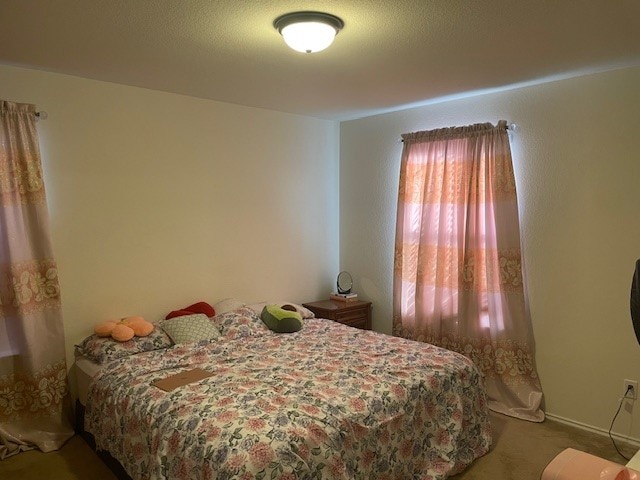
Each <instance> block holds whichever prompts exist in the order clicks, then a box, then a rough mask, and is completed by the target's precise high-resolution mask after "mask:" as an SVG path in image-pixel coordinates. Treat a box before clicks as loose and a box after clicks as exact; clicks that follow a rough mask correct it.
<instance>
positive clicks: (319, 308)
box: [303, 300, 371, 330]
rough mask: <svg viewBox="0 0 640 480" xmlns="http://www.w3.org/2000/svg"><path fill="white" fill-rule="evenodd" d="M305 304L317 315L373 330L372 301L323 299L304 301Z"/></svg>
mask: <svg viewBox="0 0 640 480" xmlns="http://www.w3.org/2000/svg"><path fill="white" fill-rule="evenodd" d="M303 306H305V307H306V308H308V309H309V310H311V311H312V312H313V313H314V314H315V315H316V317H319V318H328V319H329V320H334V321H336V322H340V323H343V324H345V325H349V326H351V327H356V328H361V329H363V330H371V302H362V301H360V300H355V301H352V302H339V301H336V300H321V301H319V302H311V303H303Z"/></svg>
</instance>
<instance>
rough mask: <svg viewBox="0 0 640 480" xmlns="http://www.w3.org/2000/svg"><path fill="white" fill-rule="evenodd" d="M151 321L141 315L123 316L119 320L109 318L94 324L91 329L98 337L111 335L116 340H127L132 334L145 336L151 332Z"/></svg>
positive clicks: (152, 327)
mask: <svg viewBox="0 0 640 480" xmlns="http://www.w3.org/2000/svg"><path fill="white" fill-rule="evenodd" d="M153 329H154V326H153V323H151V322H147V321H146V320H145V319H144V318H142V317H125V318H123V319H122V320H120V321H119V322H116V321H113V320H109V321H107V322H102V323H99V324H98V325H96V326H95V327H94V329H93V331H94V332H95V334H96V335H98V336H99V337H109V336H110V337H111V338H113V339H114V340H117V341H118V342H127V341H129V340H131V339H132V338H133V337H134V336H136V337H146V336H147V335H149V334H150V333H151V332H153Z"/></svg>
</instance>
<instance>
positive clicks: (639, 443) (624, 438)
mask: <svg viewBox="0 0 640 480" xmlns="http://www.w3.org/2000/svg"><path fill="white" fill-rule="evenodd" d="M545 417H546V418H548V419H549V420H553V421H554V422H559V423H564V424H565V425H570V426H572V427H576V428H579V429H581V430H586V431H588V432H592V433H597V434H599V435H603V436H605V437H608V436H609V430H605V429H604V428H599V427H594V426H593V425H588V424H586V423H582V422H577V421H575V420H571V419H570V418H565V417H561V416H560V415H554V414H553V413H548V412H545ZM611 436H612V437H613V438H614V439H615V440H619V441H621V442H626V443H628V444H630V445H633V446H634V447H639V448H640V438H635V437H630V436H628V435H621V434H619V433H616V432H611Z"/></svg>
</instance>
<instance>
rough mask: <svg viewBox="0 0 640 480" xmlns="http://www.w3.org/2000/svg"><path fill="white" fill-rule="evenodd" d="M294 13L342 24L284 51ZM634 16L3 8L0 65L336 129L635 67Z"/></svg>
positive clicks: (178, 0)
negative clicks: (320, 38)
mask: <svg viewBox="0 0 640 480" xmlns="http://www.w3.org/2000/svg"><path fill="white" fill-rule="evenodd" d="M298 10H320V11H325V12H327V13H331V14H334V15H337V16H339V17H341V18H342V19H343V20H344V22H345V27H344V29H343V30H342V32H340V34H339V35H338V36H337V37H336V40H335V42H334V44H333V45H332V46H331V47H329V49H328V50H325V51H324V52H320V53H316V54H310V55H308V54H302V53H297V52H294V51H293V50H291V49H289V48H288V47H287V46H286V45H285V44H284V42H283V41H282V39H281V37H280V35H279V34H278V32H277V31H276V30H275V29H274V28H273V26H272V23H273V20H274V19H275V18H276V17H278V16H279V15H281V14H283V13H287V12H292V11H298ZM639 20H640V0H315V1H312V0H298V1H294V0H0V63H4V64H8V65H17V66H25V67H30V68H37V69H42V70H48V71H53V72H59V73H66V74H71V75H77V76H81V77H86V78H92V79H98V80H104V81H109V82H116V83H121V84H126V85H135V86H139V87H146V88H151V89H156V90H162V91H167V92H174V93H179V94H184V95H191V96H195V97H202V98H209V99H213V100H218V101H223V102H230V103H235V104H240V105H248V106H253V107H262V108H267V109H271V110H279V111H284V112H291V113H297V114H302V115H309V116H315V117H320V118H326V119H334V120H343V119H351V118H358V117H362V116H367V115H371V114H374V113H378V112H381V111H386V110H390V109H393V108H397V107H400V106H405V105H408V104H415V103H421V102H426V101H429V100H433V99H437V98H440V97H446V96H450V95H454V94H460V93H464V92H473V91H477V90H484V89H491V88H500V87H504V86H509V85H513V84H519V83H522V82H530V81H538V80H541V79H545V78H549V77H555V76H564V75H573V74H579V73H585V72H589V71H594V70H596V71H597V70H604V69H609V68H617V67H621V66H627V65H640V27H639V26H638V25H639ZM0 88H1V85H0Z"/></svg>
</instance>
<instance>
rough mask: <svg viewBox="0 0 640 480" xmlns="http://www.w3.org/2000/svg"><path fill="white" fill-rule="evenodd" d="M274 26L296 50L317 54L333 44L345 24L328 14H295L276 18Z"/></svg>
mask: <svg viewBox="0 0 640 480" xmlns="http://www.w3.org/2000/svg"><path fill="white" fill-rule="evenodd" d="M273 26H274V27H275V28H276V30H278V32H280V35H282V38H284V41H285V43H286V44H287V45H289V46H290V47H291V48H293V49H294V50H296V51H298V52H303V53H315V52H319V51H321V50H324V49H325V48H327V47H328V46H329V45H331V44H332V43H333V39H334V38H335V36H336V35H337V34H338V32H339V31H340V30H341V29H342V27H344V22H343V21H342V20H341V19H339V18H338V17H336V16H334V15H330V14H328V13H322V12H294V13H287V14H285V15H282V16H280V17H278V18H276V19H275V20H274V22H273Z"/></svg>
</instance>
